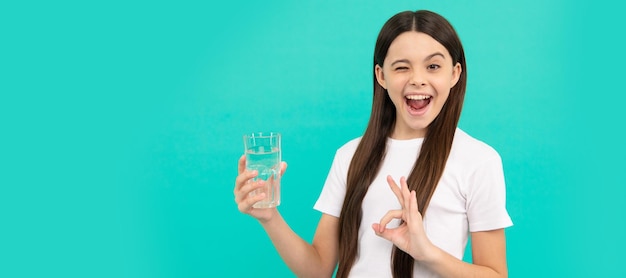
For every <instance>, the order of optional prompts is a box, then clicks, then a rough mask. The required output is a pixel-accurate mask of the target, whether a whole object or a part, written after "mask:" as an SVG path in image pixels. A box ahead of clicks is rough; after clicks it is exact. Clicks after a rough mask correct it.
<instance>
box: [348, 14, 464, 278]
mask: <svg viewBox="0 0 626 278" xmlns="http://www.w3.org/2000/svg"><path fill="white" fill-rule="evenodd" d="M407 31H415V32H422V33H425V34H427V35H429V36H431V37H432V38H433V39H435V40H436V41H438V42H439V43H441V44H442V45H443V46H444V47H445V48H446V49H447V50H448V52H449V53H450V55H451V56H452V66H454V65H455V64H456V63H460V65H461V69H462V71H461V75H460V77H459V81H458V82H457V83H456V85H455V86H454V87H452V89H451V90H450V95H449V97H448V99H447V101H446V103H445V104H444V106H443V108H442V110H441V112H440V113H439V115H438V116H437V117H436V118H435V119H434V120H433V122H432V123H431V124H430V125H429V126H428V130H427V132H426V135H425V137H424V141H423V143H422V147H421V150H420V154H419V156H418V157H417V160H416V161H415V164H414V166H413V170H411V174H410V175H409V177H408V179H407V183H408V185H409V189H410V190H415V191H416V193H417V202H418V206H419V210H420V213H421V214H422V215H425V213H426V209H427V208H428V204H429V202H430V199H431V197H432V195H433V192H434V191H435V188H436V187H437V184H438V183H439V179H440V178H441V175H442V173H443V170H444V167H445V165H446V161H447V159H448V155H449V154H450V149H451V147H452V141H453V138H454V132H455V130H456V127H457V124H458V122H459V118H460V117H461V109H462V106H463V99H464V97H465V87H466V80H467V67H466V66H465V54H464V51H463V46H462V45H461V41H460V39H459V37H458V35H457V34H456V31H455V30H454V28H453V27H452V25H450V23H449V22H448V21H447V20H446V19H445V18H443V17H442V16H440V15H438V14H436V13H433V12H430V11H424V10H421V11H416V12H412V11H405V12H401V13H398V14H396V15H394V16H393V17H391V18H390V19H389V20H388V21H387V22H386V23H385V24H384V25H383V27H382V29H381V31H380V33H379V35H378V39H377V40H376V47H375V50H374V66H376V65H379V66H380V67H382V66H383V63H384V61H385V57H386V56H387V51H388V49H389V45H391V42H392V41H393V40H394V39H395V38H396V37H398V36H399V35H400V34H402V33H404V32H407ZM395 121H396V109H395V106H394V105H393V103H392V102H391V99H390V98H389V96H388V95H387V91H386V90H385V89H384V88H383V87H382V86H380V84H378V82H377V81H376V76H375V75H374V99H373V102H372V112H371V115H370V119H369V123H368V125H367V129H366V130H365V134H363V137H362V138H361V141H360V143H359V146H358V147H357V149H356V152H355V154H354V157H353V158H352V161H351V163H350V168H349V170H348V178H347V191H346V196H345V199H344V202H343V207H342V209H341V214H340V216H339V222H340V227H339V228H340V229H339V266H338V270H337V277H338V278H343V277H347V276H348V274H349V273H350V269H351V268H352V265H353V264H354V262H355V261H356V256H357V251H358V232H359V227H360V225H361V217H362V210H361V206H362V204H363V198H364V197H365V194H366V193H367V190H368V188H369V186H370V184H371V183H372V181H373V180H374V178H375V177H376V175H377V174H378V171H379V169H380V165H381V163H382V161H383V158H384V156H385V152H386V142H387V137H388V136H390V135H391V132H392V130H393V127H394V124H395ZM414 262H415V261H414V259H413V258H412V257H411V256H410V255H409V254H407V253H405V252H403V251H402V250H400V249H398V248H397V247H395V246H394V249H393V253H392V272H393V276H394V277H410V276H412V274H413V264H414Z"/></svg>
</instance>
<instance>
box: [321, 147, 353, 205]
mask: <svg viewBox="0 0 626 278" xmlns="http://www.w3.org/2000/svg"><path fill="white" fill-rule="evenodd" d="M349 164H350V159H348V158H347V157H346V155H345V153H343V152H342V150H341V149H339V150H338V151H337V152H336V153H335V158H334V159H333V163H332V166H331V167H330V171H329V172H328V176H327V177H326V182H325V183H324V187H323V188H322V192H321V193H320V196H319V198H318V199H317V202H316V203H315V205H314V206H313V208H314V209H316V210H318V211H320V212H322V213H325V214H329V215H332V216H335V217H339V215H340V214H341V207H342V206H343V199H344V197H345V195H346V180H347V176H348V175H347V174H348V167H349V166H350V165H349Z"/></svg>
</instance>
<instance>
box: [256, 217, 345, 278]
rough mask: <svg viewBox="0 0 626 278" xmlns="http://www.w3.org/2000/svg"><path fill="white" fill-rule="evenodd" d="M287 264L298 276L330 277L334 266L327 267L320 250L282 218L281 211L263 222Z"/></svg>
mask: <svg viewBox="0 0 626 278" xmlns="http://www.w3.org/2000/svg"><path fill="white" fill-rule="evenodd" d="M261 225H262V226H263V228H264V229H265V232H266V233H267V235H268V236H269V238H270V240H271V241H272V243H273V244H274V247H275V248H276V250H277V251H278V253H279V254H280V256H281V258H282V259H283V261H284V262H285V264H287V266H288V267H289V268H290V269H291V271H293V272H294V274H296V275H297V276H298V277H330V276H331V275H332V272H333V271H334V268H329V267H325V265H328V263H324V262H323V260H322V258H321V256H320V254H319V252H318V250H317V249H316V248H315V247H314V246H313V245H311V244H309V243H308V242H306V241H305V240H303V239H302V238H301V237H300V236H298V235H297V234H296V233H295V232H294V231H293V230H292V229H291V227H289V225H288V224H287V223H286V222H285V220H284V219H283V218H282V216H281V215H280V213H278V212H276V215H275V216H274V217H272V218H271V219H270V220H268V221H266V222H261Z"/></svg>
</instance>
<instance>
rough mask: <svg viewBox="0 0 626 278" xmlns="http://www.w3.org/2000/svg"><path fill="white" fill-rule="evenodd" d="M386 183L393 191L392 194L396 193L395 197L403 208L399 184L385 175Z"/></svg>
mask: <svg viewBox="0 0 626 278" xmlns="http://www.w3.org/2000/svg"><path fill="white" fill-rule="evenodd" d="M387 183H388V184H389V187H391V191H393V194H394V195H396V198H397V199H398V202H400V205H401V206H402V208H404V198H403V197H402V191H400V186H398V184H396V182H395V181H394V180H393V178H392V177H391V176H387Z"/></svg>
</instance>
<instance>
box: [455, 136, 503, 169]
mask: <svg viewBox="0 0 626 278" xmlns="http://www.w3.org/2000/svg"><path fill="white" fill-rule="evenodd" d="M450 158H451V159H454V160H460V162H471V163H472V164H474V165H476V164H480V162H481V161H483V162H484V161H493V160H498V161H499V160H500V159H501V158H500V154H498V152H497V151H496V150H495V149H494V148H493V147H491V146H490V145H488V144H487V143H485V142H483V141H481V140H479V139H476V138H474V137H472V136H471V135H469V134H467V133H466V132H465V131H463V130H461V129H460V128H457V130H456V132H455V134H454V141H453V143H452V150H451V151H450Z"/></svg>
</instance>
